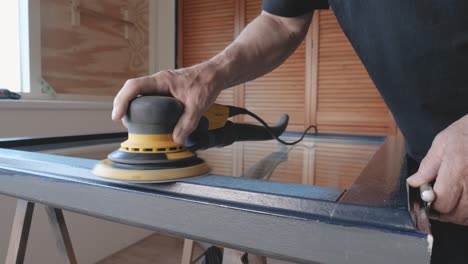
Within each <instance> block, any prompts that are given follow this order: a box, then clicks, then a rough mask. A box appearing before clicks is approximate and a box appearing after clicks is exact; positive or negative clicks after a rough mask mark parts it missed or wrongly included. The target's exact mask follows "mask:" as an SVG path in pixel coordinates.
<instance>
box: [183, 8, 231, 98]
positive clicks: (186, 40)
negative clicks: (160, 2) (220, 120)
mask: <svg viewBox="0 0 468 264" xmlns="http://www.w3.org/2000/svg"><path fill="white" fill-rule="evenodd" d="M180 2H182V5H181V6H182V10H181V13H182V16H183V17H182V19H181V20H180V21H181V22H182V25H181V27H182V34H181V35H182V53H183V54H182V66H183V67H188V66H191V65H194V64H197V63H200V62H203V61H205V60H208V59H210V58H211V57H213V56H214V55H216V54H217V53H219V52H220V51H222V50H223V49H224V48H225V47H226V46H228V45H229V44H230V43H231V42H232V41H233V40H234V34H235V32H234V23H235V4H236V3H235V0H222V1H217V0H203V1H200V0H180ZM216 102H217V103H221V104H234V90H233V89H228V90H224V91H223V92H222V93H221V94H220V96H219V97H218V100H217V101H216Z"/></svg>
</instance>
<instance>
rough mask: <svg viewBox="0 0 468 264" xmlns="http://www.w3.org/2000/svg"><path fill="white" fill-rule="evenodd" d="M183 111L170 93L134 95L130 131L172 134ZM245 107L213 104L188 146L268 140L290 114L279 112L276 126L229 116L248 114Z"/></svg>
mask: <svg viewBox="0 0 468 264" xmlns="http://www.w3.org/2000/svg"><path fill="white" fill-rule="evenodd" d="M183 112H184V106H183V104H182V103H181V102H180V101H179V100H177V99H175V98H174V97H170V96H159V95H145V96H140V97H137V98H135V99H133V100H132V101H131V102H130V105H129V107H128V110H127V114H126V115H125V121H126V123H127V125H128V133H129V134H146V135H168V134H172V132H173V131H174V127H175V125H176V124H177V121H178V120H179V118H180V117H181V116H182V114H183ZM246 112H248V111H247V110H246V109H243V108H240V107H234V106H225V105H219V104H214V105H213V106H211V107H210V108H209V109H208V110H207V111H206V112H205V113H204V114H203V116H202V117H201V119H200V122H199V124H198V127H197V128H196V129H195V130H194V131H193V132H192V133H191V134H190V135H189V137H188V138H187V140H186V141H185V146H186V147H187V148H188V149H189V150H192V151H196V150H200V149H208V148H212V147H224V146H227V145H230V144H232V143H234V142H237V141H251V140H269V139H273V138H275V136H276V137H278V136H280V135H281V134H282V133H283V132H284V131H285V130H286V127H287V126H288V121H289V117H288V115H286V114H283V115H281V116H280V118H279V120H278V122H277V124H276V125H275V126H273V127H269V128H267V127H265V126H258V125H252V124H246V123H233V122H231V121H228V118H229V117H232V116H235V115H239V114H246Z"/></svg>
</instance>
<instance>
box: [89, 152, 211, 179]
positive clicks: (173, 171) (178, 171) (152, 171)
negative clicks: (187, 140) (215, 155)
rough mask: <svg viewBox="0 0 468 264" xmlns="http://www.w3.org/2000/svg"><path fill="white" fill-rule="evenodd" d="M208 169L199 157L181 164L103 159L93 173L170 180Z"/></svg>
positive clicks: (113, 176) (188, 176)
mask: <svg viewBox="0 0 468 264" xmlns="http://www.w3.org/2000/svg"><path fill="white" fill-rule="evenodd" d="M174 165H175V166H174ZM209 171H210V169H209V167H208V165H206V163H205V162H204V161H203V160H202V159H200V158H195V159H193V160H192V161H191V162H189V163H185V164H184V165H183V166H182V165H181V164H166V165H128V164H120V163H116V162H112V161H110V160H108V159H105V160H102V161H101V162H99V163H98V164H96V166H95V167H94V168H93V173H94V174H96V175H98V176H100V177H103V178H107V179H112V180H118V181H129V182H141V183H162V182H172V181H177V180H181V179H186V178H190V177H195V176H200V175H203V174H206V173H208V172H209Z"/></svg>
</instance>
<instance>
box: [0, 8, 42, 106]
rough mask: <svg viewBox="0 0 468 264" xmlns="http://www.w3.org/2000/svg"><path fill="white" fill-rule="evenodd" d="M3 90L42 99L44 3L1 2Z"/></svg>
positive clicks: (0, 77) (0, 84)
mask: <svg viewBox="0 0 468 264" xmlns="http://www.w3.org/2000/svg"><path fill="white" fill-rule="evenodd" d="M0 32H2V38H1V39H0V88H7V89H10V90H12V91H14V92H21V93H23V94H25V93H27V94H28V97H31V98H40V97H41V96H42V92H41V78H42V71H41V35H40V32H41V18H40V1H37V0H16V1H12V0H8V1H0Z"/></svg>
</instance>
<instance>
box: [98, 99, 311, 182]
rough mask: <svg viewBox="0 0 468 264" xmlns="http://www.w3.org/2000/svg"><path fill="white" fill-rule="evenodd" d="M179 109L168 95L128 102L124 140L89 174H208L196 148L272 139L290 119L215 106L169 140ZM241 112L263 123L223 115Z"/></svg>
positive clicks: (160, 177) (155, 177) (164, 177)
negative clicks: (179, 139) (182, 137)
mask: <svg viewBox="0 0 468 264" xmlns="http://www.w3.org/2000/svg"><path fill="white" fill-rule="evenodd" d="M183 111H184V107H183V104H182V103H181V102H180V101H178V100H177V99H175V98H173V97H169V96H159V95H146V96H140V97H137V98H135V99H134V100H133V101H131V102H130V104H129V107H128V111H127V114H126V115H125V117H124V119H125V121H126V123H127V126H128V140H127V141H125V142H123V143H122V144H121V145H120V148H119V149H117V150H115V151H114V152H112V153H110V154H109V155H108V156H107V159H105V160H103V161H101V162H99V163H98V164H97V165H96V166H95V167H94V168H93V173H94V174H96V175H98V176H101V177H104V178H108V179H112V180H120V181H132V182H170V181H177V180H179V179H184V178H189V177H194V176H199V175H203V174H206V173H208V172H209V170H210V169H209V167H208V165H206V163H205V162H204V161H203V160H202V159H200V158H198V157H197V155H196V153H195V151H197V150H203V149H208V148H212V147H224V146H227V145H230V144H232V143H234V142H237V141H252V140H270V139H276V140H278V141H279V142H281V143H283V144H286V145H293V144H296V143H298V142H300V141H301V140H302V139H303V138H304V135H305V134H306V133H307V131H308V130H309V129H310V128H314V129H315V132H317V129H316V128H315V127H314V126H310V127H309V128H307V130H306V131H305V132H304V134H303V135H302V137H301V138H300V139H298V140H296V141H294V142H285V141H283V140H281V139H280V138H279V136H280V135H281V134H282V133H283V132H284V131H285V130H286V127H287V125H288V120H289V117H288V115H286V114H282V115H281V116H280V118H279V120H278V122H277V124H276V125H275V126H273V127H270V126H268V125H267V124H266V123H265V121H263V120H262V119H261V118H260V117H258V116H257V115H255V114H254V113H252V112H250V111H248V110H247V109H244V108H240V107H235V106H226V105H219V104H214V105H212V106H211V107H210V108H209V109H208V110H207V111H206V112H205V113H204V114H203V116H202V118H201V119H200V122H199V124H198V127H197V128H196V129H195V130H194V132H192V133H191V134H190V135H189V137H188V138H187V140H186V142H185V144H184V145H179V144H176V143H175V142H174V141H173V140H172V131H173V130H174V127H175V125H176V123H177V121H178V120H179V118H180V116H181V115H182V113H183ZM240 114H246V115H250V116H252V117H253V118H255V119H256V120H257V121H259V122H260V123H261V124H262V126H258V125H252V124H245V123H233V122H231V121H229V120H228V118H230V117H233V116H236V115H240Z"/></svg>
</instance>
